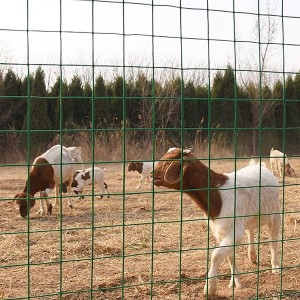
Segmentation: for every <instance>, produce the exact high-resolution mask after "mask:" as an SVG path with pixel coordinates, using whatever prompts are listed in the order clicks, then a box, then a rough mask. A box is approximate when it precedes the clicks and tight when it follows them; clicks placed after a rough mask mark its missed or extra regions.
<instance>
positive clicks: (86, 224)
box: [0, 160, 300, 300]
mask: <svg viewBox="0 0 300 300" xmlns="http://www.w3.org/2000/svg"><path fill="white" fill-rule="evenodd" d="M292 162H293V167H294V169H295V170H296V172H297V170H298V174H299V173H300V162H299V161H296V160H295V161H292ZM211 163H212V168H213V169H218V170H221V171H223V172H227V171H230V170H232V169H233V166H234V162H233V161H229V160H222V161H212V162H211ZM246 164H247V161H245V160H244V161H243V160H241V161H238V162H237V166H238V167H242V166H244V165H246ZM1 171H2V174H5V176H2V177H1V179H0V198H1V199H3V201H1V206H2V210H1V211H2V214H1V220H0V224H1V225H0V228H1V235H0V241H1V256H0V298H1V297H2V298H4V299H5V298H22V297H24V298H27V295H28V280H29V279H30V286H29V287H30V295H31V296H34V297H36V298H38V299H59V298H60V291H61V292H62V293H63V295H62V299H91V298H94V299H103V300H104V299H109V300H114V299H122V297H123V299H130V300H131V299H135V300H144V299H155V300H158V299H161V300H167V299H170V300H173V299H179V294H180V296H181V298H180V299H186V300H187V299H189V300H190V299H204V298H203V296H202V290H203V286H204V275H205V273H206V270H207V257H208V255H209V253H208V251H207V250H206V248H207V246H208V240H207V237H208V232H207V226H206V222H205V220H204V218H203V214H202V213H201V212H200V211H199V209H198V208H197V207H196V206H195V205H194V203H192V201H191V200H189V199H188V198H187V197H186V196H183V197H182V204H181V196H180V193H178V192H171V191H167V190H162V189H156V188H155V193H152V192H151V191H149V190H148V189H147V185H145V186H143V188H142V190H141V192H144V193H136V190H135V187H136V185H137V181H138V178H139V176H138V174H137V173H132V172H130V173H127V172H126V173H127V174H126V178H125V179H126V182H125V192H126V197H123V195H122V192H123V176H122V171H123V166H122V165H121V164H110V165H109V170H108V173H107V179H106V181H107V183H108V184H109V188H110V191H111V192H113V193H114V195H112V196H111V198H109V199H107V198H103V199H102V200H100V199H98V198H94V200H92V197H88V196H87V197H86V200H85V201H81V200H79V199H77V198H75V197H74V205H75V208H74V209H73V211H72V212H71V211H70V210H69V208H68V207H67V201H63V203H62V204H61V208H62V214H60V213H59V208H58V207H55V208H54V210H53V215H51V216H47V217H41V216H38V215H36V212H37V210H38V203H37V205H36V206H35V207H34V208H33V209H32V210H31V217H30V219H29V221H28V219H22V218H21V217H20V216H19V214H18V211H17V210H16V206H15V204H13V202H12V201H11V200H9V199H11V198H13V197H14V195H15V194H16V193H17V192H19V191H20V190H21V189H22V188H23V186H24V183H25V179H26V175H27V173H26V172H27V171H26V168H22V167H2V168H1ZM299 183H300V178H299V177H298V178H287V180H286V186H285V188H284V211H285V213H286V214H285V216H284V220H283V224H284V230H283V238H284V240H285V241H284V242H283V243H282V244H281V245H282V249H283V255H282V261H283V271H282V273H281V274H279V275H274V274H272V273H271V271H270V270H269V267H270V254H269V245H268V243H261V244H260V246H259V253H260V255H259V264H258V265H254V264H251V263H250V262H249V261H248V260H247V259H245V257H246V253H247V248H246V246H239V247H237V253H236V257H237V262H238V264H239V266H240V270H241V272H244V273H245V274H243V275H242V284H243V289H242V290H234V299H241V300H242V299H257V298H260V299H261V298H266V297H268V298H270V299H281V298H280V297H279V296H280V291H282V293H283V296H284V297H283V298H284V299H299V298H300V279H299V267H300V257H299V247H300V213H299V202H300V194H299V188H300V187H299ZM96 191H99V190H98V189H97V188H96ZM90 192H91V189H87V190H86V193H90ZM92 212H94V214H92ZM181 218H182V220H183V222H180V221H181ZM28 225H29V231H30V234H29V236H28V233H27V231H28ZM92 226H93V227H92ZM209 237H210V238H209V245H210V247H214V246H216V242H215V240H214V238H213V237H212V236H211V234H209ZM261 240H262V241H266V240H267V236H266V232H265V230H262V235H261ZM245 242H246V240H245ZM180 249H181V250H182V251H181V252H179V250H180ZM92 257H93V261H92V260H91V258H92ZM28 262H30V268H28ZM219 271H220V272H219V274H221V275H220V277H219V278H218V288H219V294H220V295H222V297H219V298H218V299H232V298H233V297H232V290H231V289H229V288H228V284H229V275H228V273H229V268H228V264H227V263H225V262H224V263H223V264H222V265H221V268H220V270H219ZM258 271H259V272H258ZM180 280H181V283H180ZM122 286H123V287H124V289H122ZM91 288H92V289H93V292H92V293H91V291H90V290H91Z"/></svg>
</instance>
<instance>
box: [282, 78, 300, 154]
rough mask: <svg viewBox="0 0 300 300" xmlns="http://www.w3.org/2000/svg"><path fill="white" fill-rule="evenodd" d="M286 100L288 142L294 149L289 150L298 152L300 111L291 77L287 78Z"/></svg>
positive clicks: (299, 147) (299, 143)
mask: <svg viewBox="0 0 300 300" xmlns="http://www.w3.org/2000/svg"><path fill="white" fill-rule="evenodd" d="M285 100H286V142H287V145H291V147H293V149H287V150H290V151H289V152H291V151H295V153H296V151H297V152H298V151H299V149H300V146H299V145H300V134H299V128H300V118H299V116H300V110H299V106H298V103H297V91H296V86H295V84H294V80H293V78H292V76H291V75H289V76H288V77H287V80H286V84H285Z"/></svg>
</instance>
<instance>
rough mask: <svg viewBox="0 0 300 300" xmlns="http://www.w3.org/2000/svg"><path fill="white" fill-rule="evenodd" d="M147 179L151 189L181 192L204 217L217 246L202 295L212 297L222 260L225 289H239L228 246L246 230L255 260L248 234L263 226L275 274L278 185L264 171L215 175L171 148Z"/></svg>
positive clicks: (252, 168)
mask: <svg viewBox="0 0 300 300" xmlns="http://www.w3.org/2000/svg"><path fill="white" fill-rule="evenodd" d="M152 177H153V182H154V184H155V185H156V186H164V187H167V188H170V189H175V190H183V191H184V192H185V193H187V194H188V195H189V196H190V197H191V198H192V199H193V200H194V202H195V203H196V204H197V205H198V206H199V207H200V209H201V210H202V211H203V212H204V214H205V215H206V217H207V218H208V221H209V227H210V228H211V229H212V231H213V234H214V236H215V237H216V239H217V241H218V243H219V247H218V248H216V249H214V250H213V252H212V255H211V266H210V269H209V272H208V274H207V279H206V284H205V287H204V294H208V296H212V295H214V294H216V292H217V282H216V275H217V270H218V267H219V265H220V264H221V263H222V261H223V260H224V259H225V258H226V259H227V261H228V262H229V265H230V268H231V274H232V276H231V280H230V285H229V286H230V287H232V286H233V285H235V287H236V288H241V279H240V275H239V271H238V268H237V264H236V262H235V261H234V257H235V255H234V248H233V246H234V245H238V244H240V243H241V241H242V238H243V236H244V233H245V231H247V235H248V239H249V248H248V257H249V260H250V261H251V262H255V261H256V253H255V247H254V244H253V243H254V231H255V230H256V229H257V228H258V225H259V224H260V226H263V225H267V229H268V233H269V239H270V248H271V264H272V271H273V273H275V272H276V271H277V270H276V269H277V268H279V265H280V261H279V256H278V250H277V239H278V235H279V230H280V224H281V221H280V220H281V218H280V214H279V213H280V205H279V187H278V182H277V180H276V178H275V177H274V175H273V174H272V173H271V172H270V171H269V170H268V169H267V168H265V167H263V166H259V165H253V166H247V167H245V168H243V169H240V170H238V171H236V172H232V173H229V174H221V173H217V172H214V171H213V170H211V169H209V168H208V167H207V166H206V165H204V164H203V163H202V162H201V161H199V160H198V159H197V158H196V157H195V156H194V155H193V154H192V153H191V150H183V151H181V150H180V149H178V148H177V149H174V148H172V149H170V150H169V151H168V152H167V153H166V154H165V155H164V156H163V157H162V158H161V160H160V161H159V162H158V164H157V165H156V167H155V169H154V172H153V175H152Z"/></svg>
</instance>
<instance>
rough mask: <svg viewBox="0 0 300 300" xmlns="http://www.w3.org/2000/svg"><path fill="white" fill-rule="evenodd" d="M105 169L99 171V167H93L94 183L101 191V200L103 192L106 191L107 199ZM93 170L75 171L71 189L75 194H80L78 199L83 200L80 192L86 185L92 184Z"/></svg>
mask: <svg viewBox="0 0 300 300" xmlns="http://www.w3.org/2000/svg"><path fill="white" fill-rule="evenodd" d="M105 170H106V169H101V168H99V167H94V183H97V184H98V185H99V187H100V189H101V195H100V198H103V193H104V190H106V193H107V198H109V191H108V186H107V184H106V183H105V181H104V175H105ZM92 179H93V168H87V169H85V170H77V171H76V172H75V174H74V178H73V182H72V188H73V191H74V192H75V193H76V194H80V198H82V199H83V198H84V197H83V196H82V190H83V188H84V187H85V186H86V185H89V184H92V183H93V180H92Z"/></svg>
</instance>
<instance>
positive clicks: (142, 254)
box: [0, 0, 300, 300]
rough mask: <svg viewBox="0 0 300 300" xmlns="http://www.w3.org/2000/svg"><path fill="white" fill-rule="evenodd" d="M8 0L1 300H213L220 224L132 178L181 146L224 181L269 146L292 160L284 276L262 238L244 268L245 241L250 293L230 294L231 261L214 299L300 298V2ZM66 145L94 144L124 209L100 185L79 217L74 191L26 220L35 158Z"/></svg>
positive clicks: (182, 199) (184, 200)
mask: <svg viewBox="0 0 300 300" xmlns="http://www.w3.org/2000/svg"><path fill="white" fill-rule="evenodd" d="M8 2H9V1H2V2H1V3H0V13H1V12H2V17H1V18H0V40H1V41H4V42H5V43H3V45H6V48H5V47H4V46H3V47H1V45H0V47H1V48H0V50H1V51H0V63H1V66H0V67H1V70H0V75H1V76H0V109H1V117H0V124H1V127H0V135H1V140H0V149H1V153H2V155H1V158H0V170H1V176H0V200H1V201H0V204H1V210H0V211H1V217H0V241H1V243H0V245H1V255H0V299H103V300H104V299H109V300H114V299H137V300H146V299H155V300H159V299H161V300H163V299H164V300H165V299H172V300H173V299H186V300H187V299H189V300H190V299H206V298H207V296H205V295H203V286H204V284H205V277H206V273H207V272H208V268H209V266H210V255H211V252H212V250H213V249H214V248H216V247H218V243H217V242H216V240H215V238H214V237H213V236H212V233H211V232H210V231H209V230H208V226H207V219H206V218H205V216H204V215H203V213H202V212H201V211H200V209H199V208H198V207H197V206H196V205H195V204H194V203H193V202H192V200H191V199H189V197H188V196H187V195H185V194H184V193H183V192H178V191H172V190H166V189H164V188H157V187H154V186H152V187H151V188H150V189H149V188H148V185H146V184H144V185H142V188H141V189H140V190H136V186H137V184H138V180H139V174H137V173H136V172H135V173H134V172H128V171H127V163H128V162H130V161H154V160H157V159H159V158H160V157H161V156H162V155H163V154H164V153H165V152H166V151H167V150H168V148H169V147H174V146H176V147H181V148H185V147H193V151H194V154H195V155H196V156H197V157H199V158H200V159H201V160H202V161H203V162H204V163H205V164H207V165H210V167H211V168H212V169H213V170H217V171H219V172H224V173H226V172H231V171H233V170H238V169H240V168H242V167H244V166H246V165H247V164H248V162H249V160H250V158H251V157H256V159H257V160H262V161H263V162H265V163H266V165H267V167H268V168H269V167H270V164H269V153H270V149H271V148H272V147H275V148H277V149H278V150H281V151H283V152H285V153H287V155H288V159H289V162H290V163H291V166H292V167H293V168H294V170H295V172H296V176H295V177H285V178H284V179H281V178H280V177H279V176H277V179H278V182H279V185H280V203H281V217H282V229H281V231H280V236H279V248H280V259H281V261H280V270H279V272H278V274H272V272H271V268H270V253H269V252H270V250H269V243H268V240H267V234H266V230H265V228H262V230H261V231H260V234H259V235H258V236H257V237H256V239H255V243H254V245H255V248H256V252H257V254H258V262H257V264H252V263H250V262H249V261H248V259H246V258H247V240H246V238H244V239H243V241H242V243H241V244H238V245H235V247H234V249H235V258H236V262H237V264H238V266H239V269H240V272H241V280H242V286H243V288H242V289H236V288H234V287H233V288H229V287H228V285H229V281H230V269H229V266H228V264H227V262H223V263H222V264H221V266H220V270H219V273H218V274H219V275H218V276H217V283H218V296H217V297H216V298H217V299H240V300H244V299H272V300H273V299H300V278H299V268H300V255H299V247H300V209H299V202H300V193H299V190H300V159H299V153H300V148H299V145H300V143H299V142H300V125H299V122H300V117H299V114H298V113H299V112H300V82H299V79H300V77H299V73H298V71H299V70H300V66H298V65H297V64H298V59H297V58H298V57H299V56H297V52H298V51H299V50H298V48H299V45H300V42H299V41H297V38H298V37H295V38H293V37H292V36H293V35H295V36H296V34H297V32H296V31H297V30H295V29H296V28H297V26H296V25H297V22H299V18H300V8H299V7H298V6H297V5H298V4H295V3H293V4H290V3H289V1H286V0H282V1H277V2H276V1H275V2H276V4H277V5H275V6H273V5H272V3H271V2H268V1H262V0H256V1H247V2H248V4H247V5H246V6H245V7H243V6H242V5H241V4H240V2H238V1H234V0H231V1H215V2H214V3H212V1H188V0H185V1H184V0H182V1H179V0H178V1H167V0H164V1H150V0H149V1H146V0H145V1H130V2H129V1H117V0H116V1H102V0H98V1H89V0H77V1H75V0H68V1H67V0H60V1H58V0H57V1H54V0H52V5H53V3H54V7H52V6H51V5H50V2H48V1H40V2H39V1H33V0H28V1H23V0H19V1H15V2H14V1H12V2H11V3H13V5H12V6H11V4H9V3H8ZM41 2H43V3H42V4H41ZM237 2H238V3H237ZM295 5H296V6H295ZM291 6H292V7H291ZM16 7H19V12H18V13H20V11H21V12H22V13H21V14H20V15H16V16H15V19H18V21H19V23H18V22H17V21H16V22H14V21H13V20H14V13H15V8H16ZM297 7H298V8H299V10H297V9H296V8H297ZM7 16H9V18H7ZM164 16H165V18H166V20H168V23H167V24H166V22H165V19H164ZM134 19H135V20H136V23H134V22H133V23H132V22H131V21H130V20H134ZM103 20H104V21H103ZM218 21H220V22H221V23H218ZM46 23H47V24H48V25H47V26H48V27H47V26H46ZM49 24H50V25H49ZM220 24H221V25H220ZM245 24H246V25H245ZM293 25H295V27H293ZM252 26H253V28H254V29H253V31H254V35H252V36H251V35H249V34H250V33H251V30H250V31H249V30H246V29H245V27H247V28H248V27H249V28H250V27H252ZM174 28H175V29H176V30H175V29H174ZM241 28H244V30H242V29H241ZM249 28H248V29H249ZM258 29H259V30H258ZM255 30H256V31H255ZM247 34H248V35H247ZM53 36H54V37H55V39H56V40H55V42H54V40H52V37H53ZM7 41H9V42H7ZM13 41H14V42H15V44H16V45H17V47H16V48H13V45H14V43H13ZM22 41H23V43H22ZM37 41H40V43H37ZM49 41H50V42H49ZM19 42H21V44H19ZM10 47H12V51H10V50H11V49H10ZM5 49H8V52H5ZM47 49H50V52H51V53H52V55H50V54H49V52H48V50H47ZM76 49H77V50H78V51H77V52H76V51H74V50H76ZM20 50H21V51H20ZM14 51H15V55H14ZM10 54H11V55H10ZM99 74H101V78H102V79H101V78H100V77H99ZM99 78H100V79H101V80H103V81H101V80H100V79H99ZM78 82H81V84H78ZM218 82H219V83H220V85H218ZM280 84H281V85H280ZM298 84H299V85H298ZM78 86H81V89H80V88H79V89H77V90H76V88H77V87H78ZM11 87H13V88H11ZM193 87H194V88H193ZM191 90H192V92H191ZM45 103H46V104H45ZM53 103H54V104H53ZM70 103H71V104H70ZM80 104H83V105H80ZM85 107H88V108H89V110H85ZM71 111H72V112H73V115H71V113H70V112H71ZM81 112H82V113H84V114H82V115H81V114H80V113H81ZM37 115H39V116H42V118H41V119H39V118H37ZM20 120H22V122H20ZM124 120H126V121H124ZM57 143H60V144H63V145H65V146H81V147H82V150H83V152H82V157H83V160H84V164H85V166H100V167H107V171H106V178H105V181H106V182H107V184H108V186H109V190H110V192H111V197H110V198H106V197H105V196H104V198H102V199H99V198H97V197H96V196H98V195H99V193H100V190H99V188H98V187H97V186H96V185H91V186H89V187H86V188H85V189H84V194H85V200H80V199H78V198H77V196H76V195H75V194H74V195H72V198H73V200H74V201H73V202H74V208H73V209H72V210H71V209H70V208H68V207H67V196H66V195H65V194H61V195H60V197H59V198H60V204H59V205H58V206H56V207H54V209H53V212H52V215H47V216H41V215H38V214H37V211H38V206H39V201H40V199H39V198H38V194H36V198H37V201H36V205H35V206H34V207H33V208H32V209H31V210H30V214H29V217H27V218H24V219H23V218H21V217H20V215H19V211H18V209H17V205H16V204H15V203H14V202H13V199H14V196H15V195H16V193H18V192H21V191H22V190H23V188H24V186H25V182H26V179H27V177H28V173H29V171H30V168H31V164H32V162H33V158H34V157H35V156H36V155H39V154H41V153H43V152H45V151H46V150H47V149H49V148H50V147H51V146H52V145H54V144H57ZM51 197H52V199H53V197H54V193H53V194H51ZM232 200H233V201H235V199H232Z"/></svg>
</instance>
